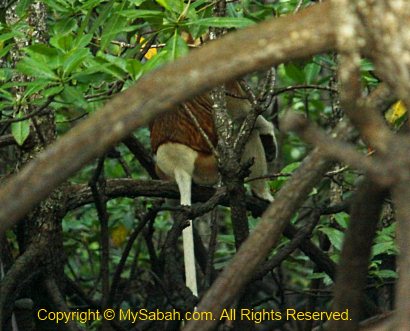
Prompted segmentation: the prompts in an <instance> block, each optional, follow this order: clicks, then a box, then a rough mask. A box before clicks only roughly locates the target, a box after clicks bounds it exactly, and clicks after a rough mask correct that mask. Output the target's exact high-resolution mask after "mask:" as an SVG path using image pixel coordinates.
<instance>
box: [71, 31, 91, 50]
mask: <svg viewBox="0 0 410 331" xmlns="http://www.w3.org/2000/svg"><path fill="white" fill-rule="evenodd" d="M92 39H93V35H92V34H89V33H87V34H84V35H82V36H78V37H77V38H75V39H74V42H73V49H75V48H84V47H86V46H88V44H89V43H90V42H91V40H92Z"/></svg>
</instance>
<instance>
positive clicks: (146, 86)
mask: <svg viewBox="0 0 410 331" xmlns="http://www.w3.org/2000/svg"><path fill="white" fill-rule="evenodd" d="M329 11H330V4H329V3H328V2H324V3H322V4H320V5H315V6H312V7H310V8H308V9H307V10H305V11H303V12H300V13H298V14H296V15H293V16H289V17H281V18H278V19H273V20H269V21H266V22H263V23H261V24H258V25H256V26H253V27H250V28H249V29H245V30H241V31H238V32H235V33H232V34H229V35H227V36H226V37H224V38H222V39H219V40H217V41H214V42H211V43H209V44H208V45H206V46H205V47H203V48H201V49H199V50H196V51H193V52H191V54H189V55H188V56H187V57H185V58H182V59H180V60H177V61H176V62H174V63H173V64H171V65H167V66H164V67H162V68H160V69H158V70H156V71H155V72H153V73H151V74H148V75H146V76H144V77H143V78H142V79H141V80H140V81H139V82H138V83H137V84H136V85H135V86H134V87H132V88H129V89H128V90H127V91H125V92H124V93H121V94H120V95H118V96H117V97H115V98H113V99H112V100H111V101H109V102H108V103H107V104H106V105H105V106H104V107H103V109H101V110H100V111H98V112H97V113H95V114H94V115H93V116H90V117H89V118H88V119H86V120H84V121H83V122H82V123H80V124H79V125H78V126H76V127H75V128H74V129H72V130H71V131H69V132H68V133H67V134H66V135H65V136H64V137H62V138H61V139H59V140H58V141H57V142H56V143H55V144H53V145H51V146H50V147H49V148H47V149H46V150H45V151H44V152H43V153H41V154H39V156H38V157H37V158H36V159H35V160H34V161H33V162H30V164H28V165H27V166H26V167H24V169H22V171H21V172H20V173H18V174H17V175H16V176H13V177H12V178H11V179H10V180H9V181H8V182H7V183H6V184H5V185H4V186H3V187H2V189H1V190H0V203H1V206H2V208H1V210H0V235H2V234H3V233H4V231H6V230H7V229H8V228H10V227H11V226H13V225H14V224H15V223H16V222H17V221H18V220H19V219H21V217H22V216H24V215H25V214H26V213H27V212H28V211H29V210H30V209H31V208H32V207H33V206H34V205H35V204H36V203H38V202H39V201H41V200H42V199H44V198H45V197H46V196H47V195H48V194H50V192H51V191H52V190H53V189H54V188H55V187H57V186H58V185H59V184H61V183H62V182H64V181H65V180H66V179H67V178H68V177H69V176H71V175H72V174H74V173H75V172H76V171H78V170H79V169H81V167H83V166H84V165H85V164H87V163H88V162H90V161H91V160H93V159H95V158H96V157H98V156H100V155H101V154H102V153H103V152H104V151H105V150H107V149H108V148H109V147H110V146H113V145H115V144H116V143H118V142H119V141H120V140H121V139H123V138H124V137H126V136H127V135H129V134H130V133H131V132H132V131H133V130H135V129H136V128H137V127H139V126H141V125H144V124H147V123H148V122H149V121H150V120H151V119H152V118H154V117H155V116H157V115H158V114H159V113H160V112H162V111H165V110H169V109H171V108H173V107H174V106H175V105H177V104H179V103H181V102H182V101H185V100H187V99H190V98H192V97H193V96H195V95H198V94H200V93H202V92H204V91H205V90H208V89H209V88H211V87H213V86H216V85H218V84H221V83H223V82H224V81H227V80H232V79H235V78H238V77H240V76H242V75H244V74H246V73H248V72H251V71H254V70H260V69H264V68H267V67H269V66H272V65H276V64H279V63H282V62H284V61H289V60H292V59H298V58H305V57H308V56H311V55H313V54H317V53H321V52H326V51H328V50H331V49H334V47H335V36H334V27H333V23H332V20H331V18H330V15H328V14H329ZM318 17H320V18H321V19H320V20H318V19H317V18H318ZM244 45H246V47H244ZM210 58H212V59H214V60H213V61H211V62H210V61H209V59H210Z"/></svg>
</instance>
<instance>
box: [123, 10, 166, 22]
mask: <svg viewBox="0 0 410 331" xmlns="http://www.w3.org/2000/svg"><path fill="white" fill-rule="evenodd" d="M117 14H118V15H120V16H123V17H126V18H129V19H136V18H143V19H150V18H155V19H160V20H162V19H163V17H164V12H162V11H159V10H144V9H126V10H121V11H119V12H117Z"/></svg>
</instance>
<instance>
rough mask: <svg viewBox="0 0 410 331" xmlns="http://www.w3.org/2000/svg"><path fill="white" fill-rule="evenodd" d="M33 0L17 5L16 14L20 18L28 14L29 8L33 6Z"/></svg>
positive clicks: (25, 0) (22, 1) (24, 0)
mask: <svg viewBox="0 0 410 331" xmlns="http://www.w3.org/2000/svg"><path fill="white" fill-rule="evenodd" d="M32 2H33V0H20V1H18V3H17V6H16V9H15V12H16V14H17V16H18V17H22V16H23V15H24V14H27V8H28V7H29V6H30V5H31V3H32Z"/></svg>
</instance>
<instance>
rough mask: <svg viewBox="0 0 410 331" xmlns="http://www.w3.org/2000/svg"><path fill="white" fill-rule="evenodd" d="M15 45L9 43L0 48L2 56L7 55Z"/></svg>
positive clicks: (0, 55)
mask: <svg viewBox="0 0 410 331" xmlns="http://www.w3.org/2000/svg"><path fill="white" fill-rule="evenodd" d="M13 46H14V44H10V45H7V46H6V47H4V48H2V49H0V58H3V57H5V56H6V55H7V53H8V52H9V51H10V49H11V48H12V47H13Z"/></svg>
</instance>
